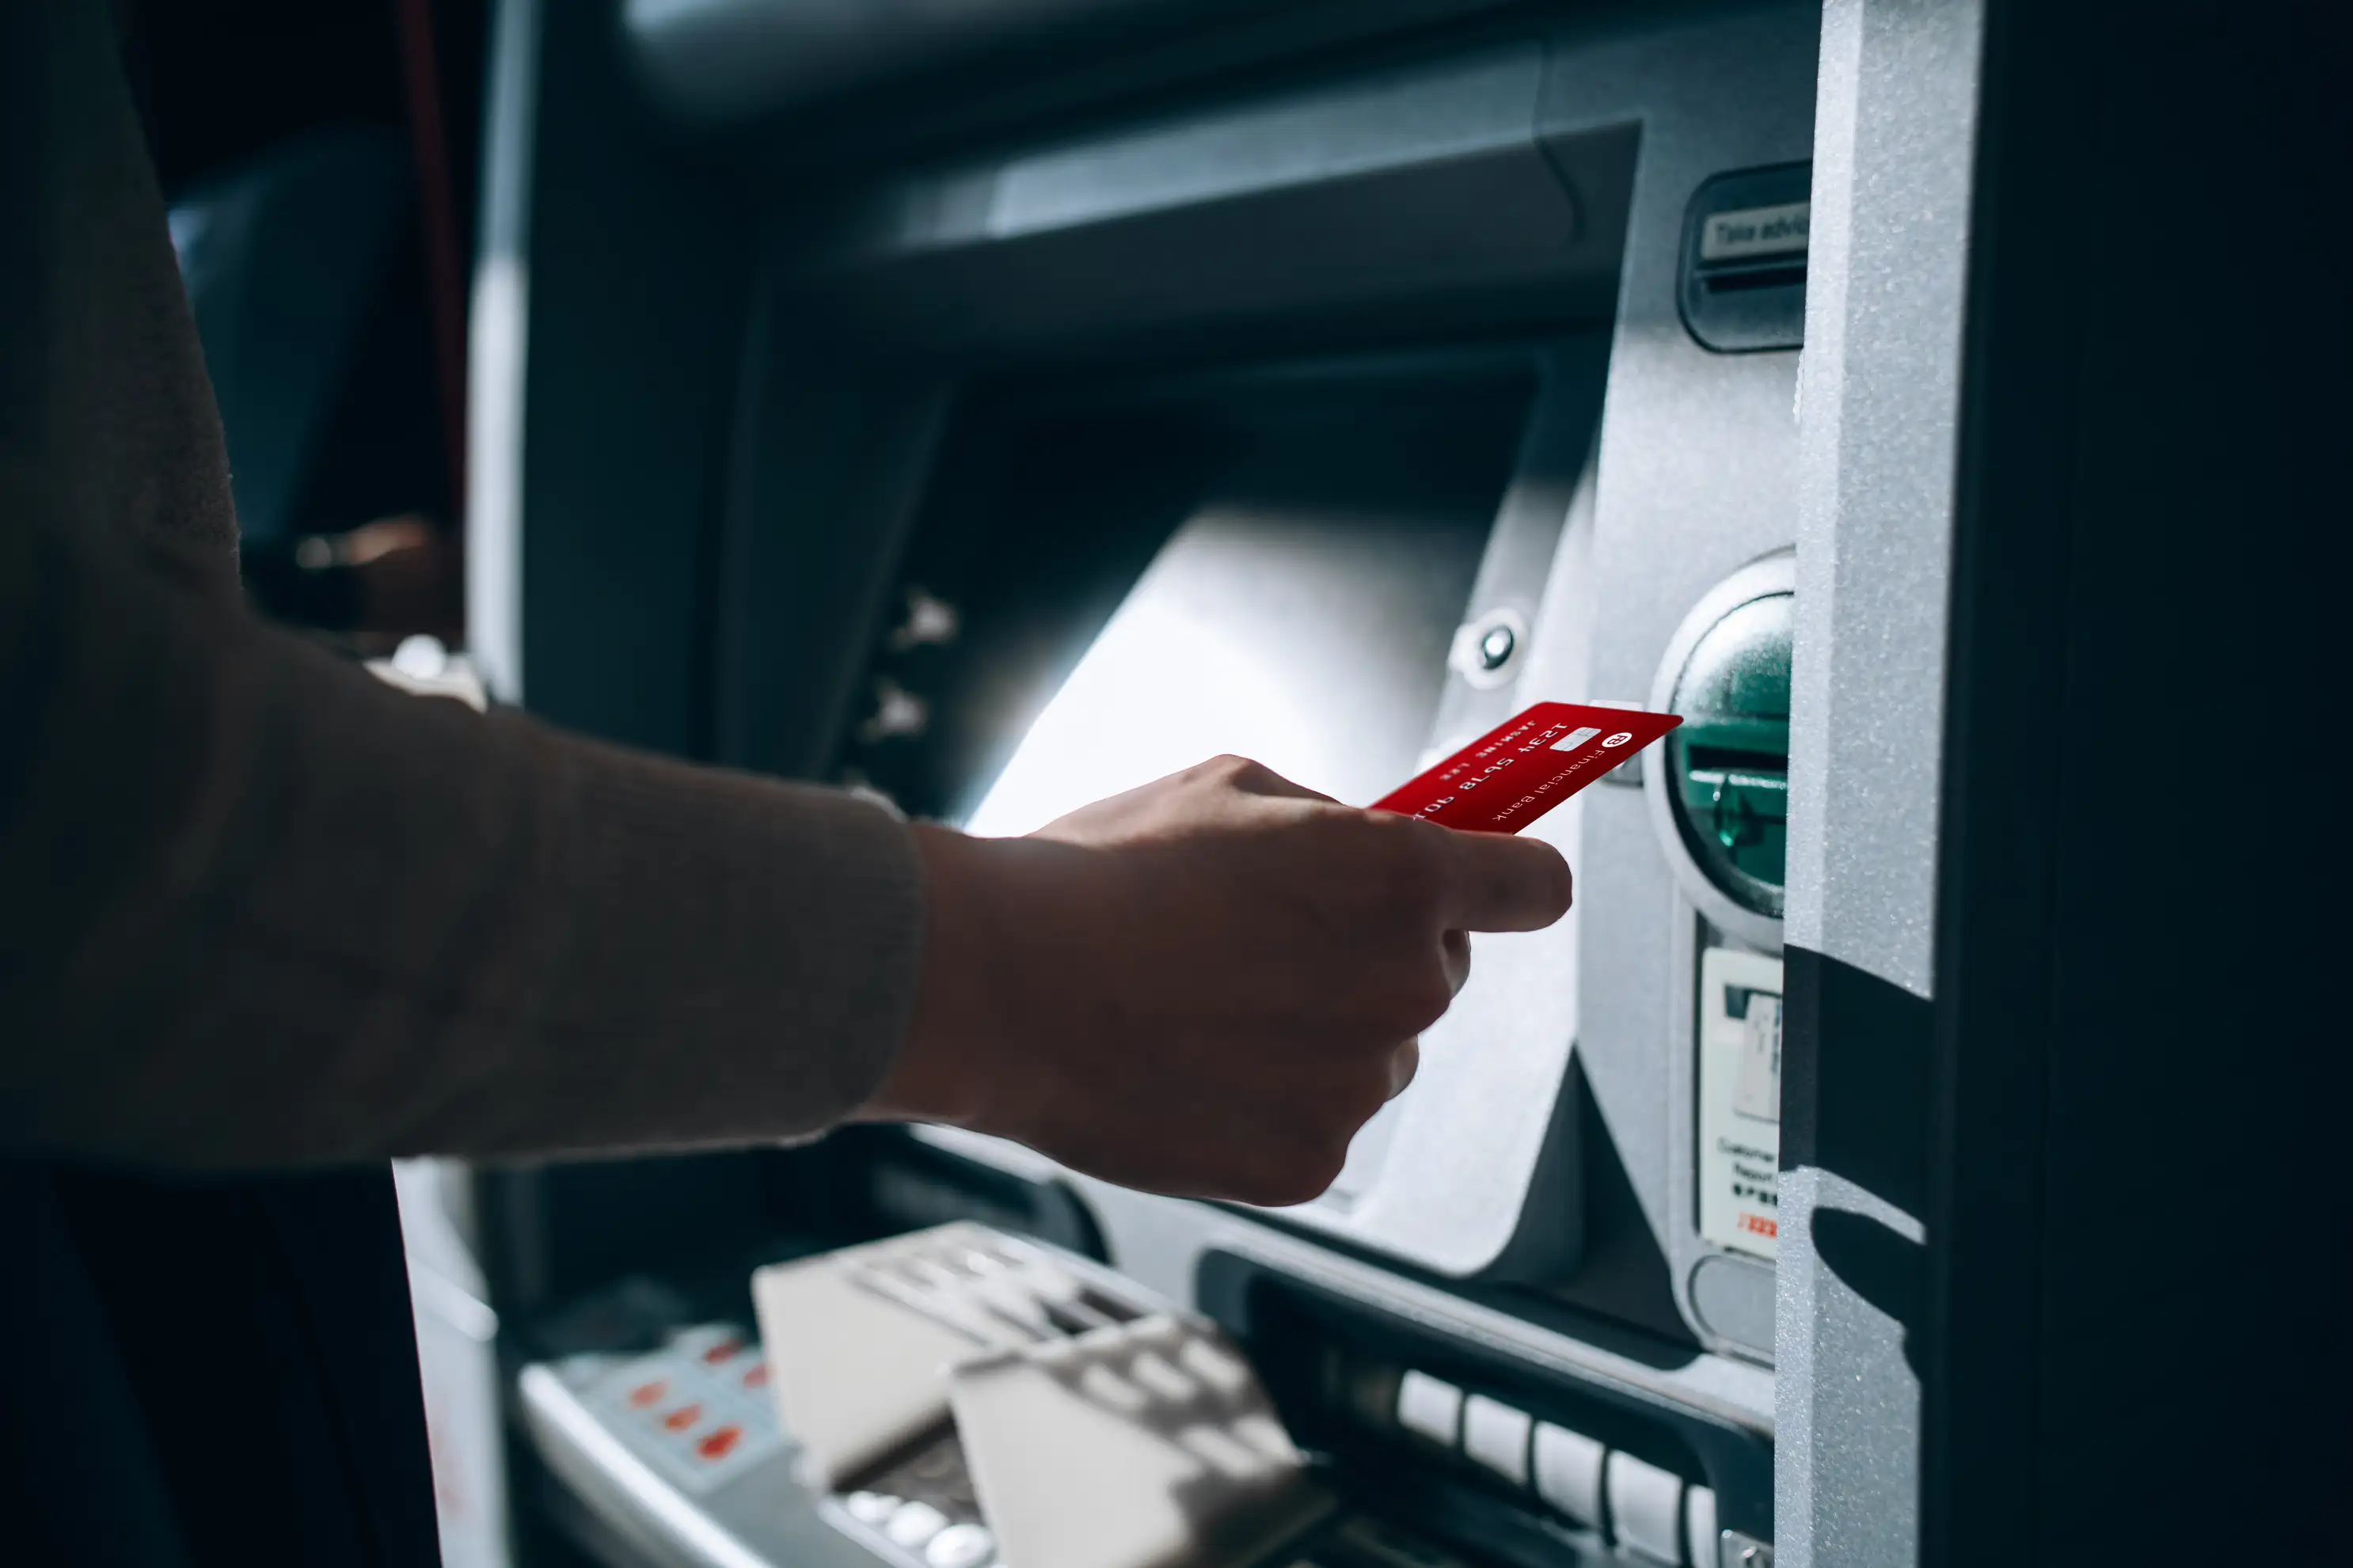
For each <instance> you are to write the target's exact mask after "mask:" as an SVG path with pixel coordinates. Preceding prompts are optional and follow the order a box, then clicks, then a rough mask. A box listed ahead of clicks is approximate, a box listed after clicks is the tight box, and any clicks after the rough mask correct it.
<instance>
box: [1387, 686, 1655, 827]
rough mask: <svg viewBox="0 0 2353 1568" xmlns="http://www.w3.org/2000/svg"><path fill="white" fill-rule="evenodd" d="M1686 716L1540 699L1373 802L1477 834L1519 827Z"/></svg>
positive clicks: (1549, 808) (1590, 781)
mask: <svg viewBox="0 0 2353 1568" xmlns="http://www.w3.org/2000/svg"><path fill="white" fill-rule="evenodd" d="M1682 722H1683V720H1682V719H1680V718H1678V717H1677V716H1676V715H1674V714H1672V713H1644V712H1642V711H1641V710H1637V709H1632V708H1583V707H1579V706H1578V705H1577V704H1576V703H1574V702H1539V703H1537V704H1536V705H1535V707H1533V708H1531V709H1529V710H1527V711H1525V712H1524V713H1522V714H1520V715H1519V716H1518V717H1517V718H1515V719H1513V720H1511V721H1508V722H1506V723H1504V724H1502V725H1499V726H1497V727H1496V728H1495V729H1493V730H1491V731H1488V732H1487V733H1486V734H1484V735H1482V736H1480V737H1479V739H1477V740H1475V741H1473V742H1471V743H1470V744H1469V745H1467V746H1465V747H1463V748H1462V749H1461V751H1459V752H1455V753H1454V754H1453V755H1452V756H1451V757H1449V758H1447V759H1446V760H1445V761H1444V762H1442V763H1439V764H1438V765H1437V766H1436V767H1434V768H1431V769H1430V770H1429V771H1428V772H1427V773H1420V774H1418V775H1417V776H1416V777H1415V778H1414V779H1413V780H1412V782H1411V783H1409V784H1404V785H1402V786H1400V787H1399V788H1397V789H1394V790H1391V791H1390V792H1389V793H1388V795H1383V796H1382V797H1381V798H1380V799H1379V800H1377V801H1375V802H1374V803H1373V809H1374V810H1376V811H1394V812H1396V813H1398V815H1399V816H1419V817H1425V818H1427V819H1428V820H1430V821H1431V822H1435V823H1437V824H1438V825H1439V826H1441V827H1459V828H1462V829H1463V830H1465V831H1466V832H1472V833H1517V832H1519V831H1520V829H1522V828H1524V827H1525V826H1527V825H1528V824H1529V823H1531V822H1534V821H1535V819H1536V818H1537V817H1539V816H1543V815H1544V814H1545V813H1546V812H1547V811H1550V810H1551V809H1552V808H1553V807H1554V806H1556V805H1559V804H1560V803H1561V802H1562V801H1565V800H1567V798H1568V797H1569V796H1570V795H1575V794H1576V793H1577V791H1578V790H1581V789H1583V788H1584V787H1585V786H1586V785H1587V784H1591V783H1592V782H1593V781H1594V780H1595V779H1598V778H1599V777H1600V776H1601V775H1602V774H1603V773H1608V772H1609V770H1610V769H1612V768H1614V767H1616V766H1617V765H1618V764H1619V763H1622V762H1624V761H1625V760H1626V759H1627V758H1629V757H1630V756H1632V755H1633V754H1634V753H1635V752H1639V751H1641V749H1642V748H1643V747H1645V746H1647V745H1649V744H1650V743H1651V742H1653V741H1655V740H1657V739H1658V738H1659V737H1660V736H1662V735H1663V734H1665V733H1666V732H1667V731H1670V730H1672V729H1673V728H1674V727H1675V726H1676V725H1678V724H1680V723H1682Z"/></svg>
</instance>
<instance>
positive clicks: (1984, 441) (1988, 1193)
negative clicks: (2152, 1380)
mask: <svg viewBox="0 0 2353 1568" xmlns="http://www.w3.org/2000/svg"><path fill="white" fill-rule="evenodd" d="M2030 8H2031V7H2028V6H2025V5H2012V4H2005V3H2001V0H1988V4H1987V6H1986V11H1987V23H1986V35H1985V57H1984V68H1983V73H1982V77H1981V80H1982V83H1983V87H1982V96H1981V100H1980V103H1979V108H1978V115H1979V121H1978V163H1977V173H1976V194H1975V203H1974V206H1975V210H1974V212H1973V213H1972V215H1971V242H1970V273H1969V279H1968V304H1967V317H1966V334H1967V335H1966V337H1965V339H1964V345H1963V364H1962V405H1961V419H1960V447H1961V450H1960V461H1959V465H1958V477H1957V493H1956V496H1955V519H1954V549H1953V572H1952V579H1951V595H1952V601H1951V619H1950V623H1949V631H1948V636H1949V638H1950V643H1949V650H1948V656H1947V658H1948V663H1947V692H1946V711H1945V744H1944V758H1945V761H1944V779H1943V786H1942V801H1941V820H1942V834H1941V841H1940V845H1939V854H1938V864H1937V903H1938V909H1937V919H1936V999H1937V1006H1936V1039H1935V1044H1934V1047H1933V1050H1934V1055H1935V1065H1934V1069H1933V1070H1934V1073H1935V1083H1934V1089H1933V1093H1934V1096H1935V1103H1934V1106H1933V1108H1932V1110H1931V1112H1930V1118H1929V1146H1930V1165H1931V1180H1930V1191H1929V1202H1928V1212H1927V1214H1926V1216H1925V1218H1926V1222H1927V1238H1928V1247H1929V1251H1928V1300H1927V1304H1926V1319H1927V1323H1926V1331H1927V1346H1926V1352H1925V1354H1924V1355H1923V1356H1922V1357H1921V1360H1922V1362H1923V1363H1924V1377H1923V1389H1922V1406H1923V1407H1922V1417H1921V1426H1922V1430H1921V1518H1920V1524H1921V1537H1920V1539H1921V1559H1922V1563H1923V1564H1924V1565H1926V1568H1942V1565H1947V1564H1949V1565H1952V1568H1961V1565H1963V1564H1969V1563H1988V1562H2003V1563H2019V1564H2024V1563H2029V1562H2031V1561H2035V1559H2034V1558H2032V1557H2031V1555H2029V1552H2030V1551H2031V1547H2030V1545H2029V1543H2030V1542H2031V1540H2032V1535H2033V1532H2032V1531H2031V1519H2032V1516H2033V1511H2034V1509H2035V1507H2036V1490H2037V1488H2036V1468H2037V1442H2036V1421H2035V1394H2036V1380H2035V1370H2036V1365H2037V1360H2036V1354H2035V1351H2036V1347H2037V1346H2038V1344H2039V1342H2040V1335H2039V1321H2038V1313H2037V1302H2036V1292H2037V1278H2036V1277H2037V1272H2038V1263H2037V1257H2038V1251H2039V1234H2040V1228H2039V1212H2040V1203H2041V1184H2042V1165H2041V1160H2040V1150H2041V1147H2042V1122H2043V1080H2044V1077H2045V1072H2046V1066H2045V1060H2044V1058H2045V1056H2046V1055H2047V1053H2048V1051H2049V1048H2050V1028H2051V1018H2050V973H2049V971H2050V960H2051V948H2052V903H2051V877H2052V861H2053V859H2054V858H2055V855H2056V850H2057V845H2056V841H2055V836H2056V833H2057V821H2056V816H2057V793H2058V782H2057V781H2058V775H2059V770H2060V766H2061V762H2062V752H2063V746H2064V742H2065V737H2064V734H2063V728H2062V696H2063V685H2064V680H2065V664H2064V648H2065V630H2066V627H2065V595H2066V571H2067V563H2068V541H2067V517H2066V497H2067V493H2068V489H2069V486H2070V482H2071V478H2072V476H2071V473H2070V461H2071V454H2070V451H2069V446H2070V440H2071V435H2072V425H2073V415H2074V391H2075V388H2074V372H2075V365H2074V363H2073V362H2074V358H2075V353H2076V352H2077V351H2076V348H2075V343H2076V338H2077V332H2076V322H2075V320H2074V315H2073V309H2074V301H2075V300H2076V298H2077V297H2078V296H2079V294H2080V289H2081V279H2079V278H2078V277H2077V276H2075V275H2074V272H2073V268H2077V267H2079V266H2080V265H2081V261H2082V255H2083V251H2082V243H2081V237H2080V235H2079V234H2078V233H2077V224H2078V223H2079V222H2080V221H2081V219H2082V218H2083V216H2084V210H2083V208H2082V206H2081V205H2080V204H2078V203H2076V202H2075V201H2073V199H2072V195H2073V193H2074V192H2076V191H2079V190H2080V189H2081V188H2082V186H2083V182H2084V178H2085V176H2086V174H2087V171H2086V170H2085V169H2084V158H2085V157H2086V155H2087V154H2088V152H2089V148H2090V134H2089V126H2088V124H2087V123H2085V121H2086V120H2087V119H2088V117H2089V116H2090V115H2091V114H2092V112H2093V101H2092V93H2093V89H2092V88H2091V84H2090V83H2089V82H2086V83H2085V84H2084V89H2081V90H2079V91H2077V92H2073V93H2071V92H2070V91H2068V90H2067V89H2066V88H2065V86H2064V85H2063V84H2064V80H2065V79H2066V78H2067V77H2068V76H2070V75H2072V74H2074V73H2076V72H2079V71H2082V70H2083V69H2084V68H2085V65H2086V62H2085V60H2084V51H2085V48H2086V47H2087V44H2088V40H2087V39H2086V38H2084V37H2083V21H2084V17H2083V13H2084V10H2085V9H2086V7H2084V6H2083V5H2057V6H2053V7H2052V8H2050V9H2048V10H2041V9H2039V8H2036V9H2037V14H2036V15H2035V16H2033V17H2032V18H2031V23H2032V24H2034V25H2031V26H2030V18H2028V17H2027V16H2025V15H2024V13H2025V12H2026V11H2027V10H2029V9H2030ZM2029 34H2031V35H2032V37H2031V40H2030V38H2029V37H2027V35H2029ZM2036 251H2039V252H2040V253H2041V256H2042V261H2043V265H2042V266H2041V267H2035V266H2032V265H2030V264H2029V260H2028V257H2029V254H2030V253H2031V252H2036ZM1997 736H2000V741H1999V742H1997V741H1996V737H1997ZM1994 1499H2000V1500H2001V1502H2000V1505H1999V1506H1993V1507H1989V1506H1988V1504H1989V1500H1994ZM2022 1525H2025V1526H2029V1528H2026V1529H2021V1526H2022Z"/></svg>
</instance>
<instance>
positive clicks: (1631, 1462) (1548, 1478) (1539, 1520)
mask: <svg viewBox="0 0 2353 1568" xmlns="http://www.w3.org/2000/svg"><path fill="white" fill-rule="evenodd" d="M1199 1292H1200V1295H1201V1298H1202V1300H1203V1303H1204V1305H1205V1307H1206V1308H1207V1310H1209V1311H1210V1312H1211V1313H1212V1314H1213V1315H1214V1316H1216V1317H1217V1318H1218V1319H1219V1321H1221V1322H1223V1323H1224V1324H1225V1325H1226V1327H1227V1329H1228V1330H1229V1332H1231V1333H1232V1334H1233V1335H1234V1336H1235V1338H1236V1340H1237V1341H1238V1342H1240V1343H1241V1344H1243V1345H1244V1346H1245V1347H1246V1348H1247V1349H1248V1350H1249V1352H1250V1355H1251V1358H1252V1360H1253V1361H1254V1362H1255V1363H1256V1364H1257V1365H1258V1366H1259V1367H1260V1368H1261V1370H1262V1372H1263V1373H1264V1374H1265V1376H1266V1379H1267V1386H1268V1392H1269V1393H1270V1394H1271V1396H1272V1397H1273V1399H1274V1402H1275V1405H1276V1407H1277V1408H1278V1409H1279V1410H1280V1411H1281V1412H1282V1415H1283V1419H1284V1422H1285V1424H1286V1426H1288V1427H1289V1429H1290V1431H1291V1432H1292V1434H1293V1436H1294V1438H1295V1439H1296V1440H1297V1441H1298V1442H1299V1443H1300V1445H1301V1446H1302V1447H1303V1448H1306V1449H1308V1450H1310V1451H1313V1452H1314V1453H1316V1454H1318V1455H1319V1456H1320V1457H1321V1458H1323V1459H1324V1462H1325V1463H1326V1465H1327V1466H1328V1474H1329V1475H1330V1476H1331V1478H1332V1479H1333V1484H1334V1485H1335V1488H1336V1489H1338V1491H1339V1493H1340V1495H1341V1496H1342V1498H1343V1499H1344V1500H1347V1501H1349V1502H1351V1503H1354V1504H1356V1505H1357V1506H1360V1507H1364V1508H1366V1509H1369V1510H1377V1512H1378V1513H1379V1514H1380V1515H1381V1517H1383V1518H1385V1519H1387V1520H1388V1521H1393V1522H1395V1523H1396V1524H1398V1525H1399V1526H1400V1527H1402V1528H1406V1529H1409V1530H1413V1531H1419V1532H1421V1533H1423V1534H1425V1535H1427V1536H1428V1537H1430V1539H1432V1540H1436V1541H1440V1542H1454V1541H1462V1542H1478V1543H1479V1550H1480V1551H1481V1552H1482V1553H1484V1554H1486V1555H1487V1556H1488V1557H1490V1558H1492V1559H1493V1560H1495V1561H1498V1562H1508V1563H1514V1564H1521V1565H1525V1568H1551V1565H1556V1564H1561V1563H1649V1564H1660V1563H1666V1564H1685V1565H1694V1568H1719V1565H1721V1568H1769V1564H1770V1563H1771V1562H1772V1545H1771V1542H1772V1533H1773V1531H1772V1520H1773V1514H1772V1508H1773V1450H1772V1444H1771V1440H1770V1438H1769V1437H1768V1436H1767V1435H1765V1434H1763V1433H1760V1432H1758V1431H1756V1430H1754V1429H1751V1428H1748V1427H1745V1426H1736V1425H1734V1424H1732V1423H1729V1422H1725V1421H1719V1420H1716V1419H1714V1418H1712V1417H1711V1416H1709V1415H1707V1414H1705V1413H1704V1412H1701V1411H1699V1410H1696V1409H1694V1408H1691V1407H1689V1406H1684V1405H1671V1404H1666V1403H1663V1402H1658V1401H1654V1400H1651V1399H1647V1398H1644V1397H1641V1395H1639V1394H1636V1393H1633V1392H1631V1391H1629V1390H1625V1389H1620V1388H1614V1387H1610V1386H1607V1385H1605V1384H1603V1383H1601V1382H1599V1381H1598V1380H1592V1379H1588V1378H1585V1377H1581V1376H1578V1375H1577V1374H1575V1373H1570V1372H1567V1371H1563V1370H1556V1369H1552V1368H1547V1367H1543V1366H1539V1365H1536V1364H1535V1363H1532V1362H1530V1361H1528V1360H1526V1359H1523V1358H1521V1357H1518V1356H1514V1355H1511V1354H1508V1353H1504V1352H1499V1351H1498V1350H1497V1349H1496V1348H1495V1347H1493V1346H1492V1345H1487V1344H1482V1343H1477V1342H1472V1341H1470V1340H1467V1339H1464V1338H1462V1337H1461V1336H1459V1335H1457V1334H1453V1333H1450V1332H1446V1331H1439V1330H1434V1329H1431V1328H1430V1327H1428V1326H1426V1325H1424V1324H1422V1323H1420V1322H1417V1321H1413V1320H1412V1319H1410V1318H1409V1317H1407V1316H1406V1315H1404V1314H1402V1313H1398V1312H1393V1311H1390V1310H1387V1309H1385V1308H1384V1307H1382V1306H1379V1305H1377V1304H1374V1303H1371V1302H1367V1301H1363V1300H1353V1299H1351V1298H1349V1297H1347V1296H1344V1295H1341V1294H1339V1293H1337V1292H1335V1291H1332V1290H1329V1289H1324V1287H1322V1286H1320V1285H1314V1284H1308V1283H1305V1282H1303V1281H1299V1280H1295V1279H1288V1278H1285V1277H1284V1276H1282V1275H1281V1274H1280V1273H1277V1272H1275V1271H1273V1270H1271V1269H1269V1268H1266V1267H1264V1266H1262V1265H1261V1264H1260V1263H1258V1262H1256V1261H1255V1260H1252V1259H1248V1258H1240V1257H1238V1256H1235V1255H1231V1254H1224V1253H1212V1254H1210V1255H1209V1256H1208V1258H1205V1259H1204V1261H1203V1263H1202V1267H1201V1273H1200V1283H1199Z"/></svg>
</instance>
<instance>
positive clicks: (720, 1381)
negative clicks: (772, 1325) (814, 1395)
mask: <svg viewBox="0 0 2353 1568" xmlns="http://www.w3.org/2000/svg"><path fill="white" fill-rule="evenodd" d="M602 1359H603V1358H582V1360H581V1362H580V1363H577V1364H576V1371H577V1372H578V1373H581V1374H582V1375H585V1377H586V1385H585V1387H583V1389H582V1397H583V1399H584V1400H585V1402H586V1404H587V1405H588V1406H589V1408H590V1409H592V1410H594V1411H595V1412H596V1414H597V1415H599V1416H600V1417H602V1419H603V1422H604V1425H605V1426H607V1427H609V1428H611V1429H612V1430H613V1431H615V1432H617V1433H619V1434H620V1435H621V1436H622V1438H623V1440H624V1441H626V1442H627V1443H628V1445H629V1447H631V1448H632V1449H633V1450H635V1451H636V1452H637V1453H638V1455H639V1456H640V1457H642V1458H645V1459H647V1460H648V1461H649V1462H650V1463H652V1464H653V1465H655V1466H656V1467H657V1468H659V1469H660V1470H661V1471H662V1472H663V1474H664V1475H665V1476H666V1477H668V1479H670V1480H672V1481H674V1482H676V1483H677V1484H678V1485H680V1486H681V1487H684V1488H685V1489H687V1490H688V1491H690V1492H692V1493H696V1494H698V1495H699V1494H702V1493H706V1492H710V1491H712V1490H714V1489H717V1488H719V1487H721V1486H723V1485H724V1484H725V1483H726V1482H728V1481H730V1480H733V1479H734V1478H735V1477H737V1476H739V1475H742V1474H743V1473H744V1471H746V1470H749V1469H753V1468H756V1467H757V1466H759V1465H760V1464H761V1463H762V1462H763V1461H764V1460H766V1459H767V1458H771V1457H772V1456H774V1455H775V1454H776V1453H777V1452H779V1451H780V1450H781V1449H782V1448H783V1447H785V1436H784V1433H783V1431H782V1429H781V1428H780V1427H779V1426H777V1423H776V1408H775V1405H774V1404H773V1402H772V1401H771V1399H770V1397H769V1394H768V1368H767V1363H766V1361H765V1359H763V1358H762V1356H761V1353H760V1347H759V1344H758V1343H757V1342H755V1341H754V1340H753V1339H752V1338H751V1337H750V1336H749V1335H747V1334H745V1333H744V1331H742V1330H740V1329H737V1328H735V1327H733V1325H731V1324H726V1323H706V1324H702V1325H699V1326H697V1327H694V1328H690V1329H682V1330H681V1331H678V1332H677V1333H675V1334H673V1335H672V1336H670V1342H668V1343H667V1344H665V1345H664V1346H663V1347H662V1348H661V1349H660V1350H658V1351H655V1352H651V1353H650V1354H647V1355H641V1356H638V1357H636V1358H634V1359H632V1360H628V1361H626V1362H622V1363H619V1364H618V1365H614V1366H609V1367H604V1366H599V1365H598V1364H596V1363H598V1362H601V1360H602Z"/></svg>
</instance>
